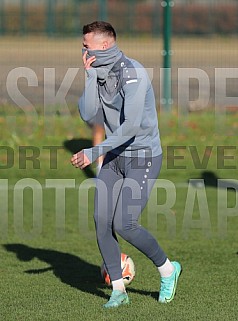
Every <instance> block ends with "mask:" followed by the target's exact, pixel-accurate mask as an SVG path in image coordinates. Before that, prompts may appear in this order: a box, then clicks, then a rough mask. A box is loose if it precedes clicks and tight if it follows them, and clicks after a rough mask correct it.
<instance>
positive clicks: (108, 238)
mask: <svg viewBox="0 0 238 321" xmlns="http://www.w3.org/2000/svg"><path fill="white" fill-rule="evenodd" d="M161 163H162V155H159V156H156V157H153V158H142V157H140V158H138V157H124V156H117V155H115V154H113V153H107V154H106V157H105V159H104V162H103V165H102V168H101V171H100V173H99V176H98V179H97V183H96V192H95V213H94V219H95V226H96V234H97V242H98V246H99V250H100V252H101V255H102V257H103V260H104V263H105V266H106V268H107V271H108V273H109V275H110V278H111V280H112V281H114V280H117V279H120V278H121V277H122V272H121V252H120V248H119V244H118V241H117V237H116V234H118V235H120V236H121V237H122V238H123V239H125V240H126V241H127V242H129V243H130V244H132V245H133V246H135V247H136V248H137V249H138V250H140V251H141V252H142V253H144V254H145V255H146V256H147V257H148V258H149V259H150V260H152V262H153V263H154V264H155V265H156V266H157V267H159V266H161V265H163V264H164V263H165V261H166V259H167V257H166V255H165V253H164V252H163V250H162V249H161V248H160V246H159V244H158V242H157V241H156V239H155V238H154V237H153V236H152V235H151V234H150V233H149V232H148V231H147V230H146V229H145V228H143V227H142V226H141V225H139V224H138V219H139V216H140V214H141V212H142V211H143V209H144V207H145V206H146V203H147V201H148V198H149V195H150V192H151V190H152V187H153V185H154V182H155V180H156V179H157V177H158V175H159V172H160V168H161Z"/></svg>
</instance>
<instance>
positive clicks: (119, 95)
mask: <svg viewBox="0 0 238 321" xmlns="http://www.w3.org/2000/svg"><path fill="white" fill-rule="evenodd" d="M87 51H88V56H92V55H95V56H96V58H97V60H96V61H95V63H94V64H92V65H91V66H92V68H90V69H87V70H86V75H87V78H86V83H85V89H84V92H83V95H82V96H81V97H80V99H79V112H80V115H81V117H82V119H83V120H84V121H86V122H88V121H90V120H91V119H92V118H94V117H95V115H96V114H97V112H98V110H99V109H100V108H102V112H103V116H104V127H105V132H106V139H105V140H104V141H103V142H102V143H101V144H99V145H97V146H94V147H92V148H88V149H84V153H85V154H86V155H87V157H88V158H89V160H90V161H91V162H93V161H95V160H96V159H97V158H98V157H99V156H101V155H104V154H106V153H107V152H109V151H110V152H112V153H115V154H117V155H122V156H127V157H145V156H146V157H154V156H158V155H160V154H161V153H162V149H161V143H160V136H159V130H158V120H157V112H156V104H155V97H154V91H153V88H152V85H151V81H150V79H149V76H148V74H147V72H146V70H145V68H144V67H143V66H142V65H141V64H140V63H139V62H137V61H136V60H133V59H130V58H128V57H126V56H125V55H124V54H123V53H122V52H121V51H119V50H118V48H117V46H116V45H114V46H113V47H112V48H110V49H109V50H104V51H102V50H98V51H93V50H91V51H90V50H87Z"/></svg>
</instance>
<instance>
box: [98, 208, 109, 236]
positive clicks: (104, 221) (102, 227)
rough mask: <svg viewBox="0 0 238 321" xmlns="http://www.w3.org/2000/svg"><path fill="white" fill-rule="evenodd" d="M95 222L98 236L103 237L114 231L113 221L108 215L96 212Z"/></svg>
mask: <svg viewBox="0 0 238 321" xmlns="http://www.w3.org/2000/svg"><path fill="white" fill-rule="evenodd" d="M94 223H95V229H96V233H97V237H98V238H101V237H103V236H105V235H106V234H107V233H108V232H111V231H112V222H111V221H110V220H109V219H108V218H107V217H106V215H99V214H98V212H95V213H94Z"/></svg>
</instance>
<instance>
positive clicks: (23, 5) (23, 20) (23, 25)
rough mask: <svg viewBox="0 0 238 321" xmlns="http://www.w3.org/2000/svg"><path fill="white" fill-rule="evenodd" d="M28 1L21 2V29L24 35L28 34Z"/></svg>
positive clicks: (22, 0)
mask: <svg viewBox="0 0 238 321" xmlns="http://www.w3.org/2000/svg"><path fill="white" fill-rule="evenodd" d="M26 7H27V3H26V0H21V2H20V31H21V34H22V35H25V34H26V18H27V12H26Z"/></svg>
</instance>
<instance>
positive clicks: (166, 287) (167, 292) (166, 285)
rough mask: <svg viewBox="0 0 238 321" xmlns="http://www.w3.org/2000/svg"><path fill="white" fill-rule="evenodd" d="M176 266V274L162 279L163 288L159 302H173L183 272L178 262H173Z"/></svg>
mask: <svg viewBox="0 0 238 321" xmlns="http://www.w3.org/2000/svg"><path fill="white" fill-rule="evenodd" d="M171 263H172V264H173V266H174V272H173V274H172V275H171V276H169V277H166V278H165V277H164V278H163V277H162V278H161V287H160V292H159V299H158V300H159V302H161V303H169V302H171V301H172V300H173V298H174V296H175V292H176V288H177V284H178V279H179V276H180V274H181V272H182V267H181V265H180V264H179V263H178V262H171Z"/></svg>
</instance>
